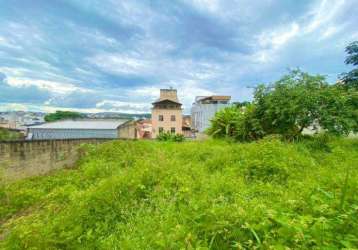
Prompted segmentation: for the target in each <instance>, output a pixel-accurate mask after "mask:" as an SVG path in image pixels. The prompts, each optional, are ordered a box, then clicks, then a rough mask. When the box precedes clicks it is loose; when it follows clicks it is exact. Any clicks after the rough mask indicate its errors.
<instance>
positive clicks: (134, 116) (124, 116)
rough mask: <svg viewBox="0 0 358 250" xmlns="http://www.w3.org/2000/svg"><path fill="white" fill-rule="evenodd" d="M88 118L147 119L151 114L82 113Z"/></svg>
mask: <svg viewBox="0 0 358 250" xmlns="http://www.w3.org/2000/svg"><path fill="white" fill-rule="evenodd" d="M84 115H85V116H86V117H88V118H101V119H147V118H151V114H149V113H145V114H131V113H116V112H102V113H84Z"/></svg>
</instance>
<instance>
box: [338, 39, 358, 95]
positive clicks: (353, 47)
mask: <svg viewBox="0 0 358 250" xmlns="http://www.w3.org/2000/svg"><path fill="white" fill-rule="evenodd" d="M346 52H347V54H348V56H347V58H346V60H345V63H346V64H347V65H349V64H351V65H353V66H356V68H354V69H353V70H351V71H350V72H348V73H343V74H342V75H341V76H340V78H341V80H342V82H343V83H344V86H345V87H346V88H347V89H349V88H353V89H355V90H358V41H355V42H352V43H351V44H349V45H348V46H347V47H346Z"/></svg>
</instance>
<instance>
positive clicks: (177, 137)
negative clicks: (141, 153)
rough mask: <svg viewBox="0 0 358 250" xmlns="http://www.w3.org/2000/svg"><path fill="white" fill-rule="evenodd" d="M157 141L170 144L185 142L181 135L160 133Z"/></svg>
mask: <svg viewBox="0 0 358 250" xmlns="http://www.w3.org/2000/svg"><path fill="white" fill-rule="evenodd" d="M157 140H158V141H172V142H182V141H184V140H185V137H184V135H182V134H174V133H170V132H169V131H168V132H161V133H159V135H158V136H157Z"/></svg>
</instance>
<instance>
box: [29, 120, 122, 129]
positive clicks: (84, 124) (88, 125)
mask: <svg viewBox="0 0 358 250" xmlns="http://www.w3.org/2000/svg"><path fill="white" fill-rule="evenodd" d="M126 121H128V120H96V119H93V120H64V121H57V122H48V123H44V124H41V125H35V126H29V128H31V129H32V128H38V129H117V128H118V126H119V125H121V124H123V123H125V122H126Z"/></svg>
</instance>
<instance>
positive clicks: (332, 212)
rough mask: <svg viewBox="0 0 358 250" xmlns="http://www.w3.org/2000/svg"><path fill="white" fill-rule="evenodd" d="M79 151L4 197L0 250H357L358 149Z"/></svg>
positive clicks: (147, 146) (351, 143)
mask: <svg viewBox="0 0 358 250" xmlns="http://www.w3.org/2000/svg"><path fill="white" fill-rule="evenodd" d="M82 150H84V152H86V155H85V156H84V158H83V159H82V160H81V162H79V164H78V168H77V169H73V170H61V171H58V172H55V173H54V174H52V175H50V176H44V177H37V178H32V179H26V180H22V181H19V182H16V183H12V184H8V185H3V186H2V187H0V204H1V206H0V223H1V224H0V248H4V249H288V248H290V249H339V248H346V249H354V248H355V247H357V245H358V193H357V191H358V190H357V186H358V185H357V183H358V177H357V172H358V170H357V166H358V141H357V140H356V139H346V140H333V141H330V142H328V143H326V142H325V141H324V140H322V139H317V140H308V141H304V142H301V143H296V144H285V143H283V142H280V141H278V140H274V139H271V140H270V139H266V140H261V141H259V142H254V143H249V144H234V143H229V142H224V141H206V142H185V143H166V142H148V141H133V142H131V141H116V142H109V143H105V144H102V145H98V146H91V145H86V146H85V147H84V148H82ZM285 247H288V248H285Z"/></svg>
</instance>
